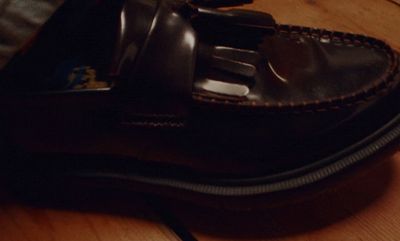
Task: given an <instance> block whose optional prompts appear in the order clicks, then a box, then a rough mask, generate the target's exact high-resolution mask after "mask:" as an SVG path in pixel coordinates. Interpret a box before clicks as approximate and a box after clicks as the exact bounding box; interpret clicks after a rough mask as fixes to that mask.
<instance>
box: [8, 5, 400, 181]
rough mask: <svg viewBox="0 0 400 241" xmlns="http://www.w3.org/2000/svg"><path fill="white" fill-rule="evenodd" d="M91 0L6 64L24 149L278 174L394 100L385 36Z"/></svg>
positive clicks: (343, 143)
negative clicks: (380, 37) (368, 35)
mask: <svg viewBox="0 0 400 241" xmlns="http://www.w3.org/2000/svg"><path fill="white" fill-rule="evenodd" d="M85 3H86V4H84V5H82V4H81V1H74V0H71V1H67V3H66V5H64V7H63V8H62V9H60V11H59V12H58V13H57V14H56V15H55V16H54V17H53V18H52V19H51V20H50V21H49V22H48V23H47V24H46V25H45V26H44V28H43V30H42V31H41V32H40V33H39V34H38V36H37V38H36V40H35V41H34V42H33V43H32V44H31V46H30V48H26V49H23V51H21V52H20V53H19V55H17V56H16V57H15V58H14V59H13V60H12V61H11V62H10V64H9V65H8V66H7V68H6V69H5V70H4V71H3V72H2V79H1V84H0V89H1V96H0V98H1V107H2V110H3V111H2V113H1V120H2V122H3V123H4V126H6V127H7V132H8V135H9V137H10V140H11V141H12V142H13V143H14V144H15V145H16V146H17V147H18V148H19V149H20V150H23V151H25V152H29V153H35V154H38V155H39V156H41V155H43V154H49V153H50V154H51V155H56V156H57V155H61V156H73V157H75V156H80V155H83V156H91V157H93V156H102V157H104V156H108V157H110V156H111V157H112V158H111V159H113V161H109V162H108V161H105V162H106V165H105V166H108V165H111V166H112V165H114V164H115V165H118V163H117V161H116V159H118V160H120V158H124V159H128V160H130V161H128V163H129V162H131V163H132V169H134V167H136V166H135V165H134V163H144V165H147V164H149V165H150V163H151V164H154V165H156V166H157V165H160V169H161V167H165V166H168V168H170V169H173V170H181V169H182V170H183V171H182V172H180V173H181V174H182V173H183V174H182V175H185V173H190V175H195V176H196V177H199V176H200V177H202V178H205V177H208V176H213V177H221V176H223V177H226V176H229V177H238V176H240V177H243V176H246V177H253V176H259V175H267V174H268V175H274V174H277V173H282V172H285V171H288V170H293V169H296V168H301V167H302V166H304V165H308V164H312V163H317V162H318V161H319V160H321V159H324V158H325V157H327V156H331V155H333V154H335V153H337V152H339V151H340V150H343V149H344V148H346V147H347V146H350V145H352V144H354V143H357V142H359V141H360V140H363V139H364V138H366V137H368V136H369V135H370V134H371V133H374V132H375V131H376V130H378V129H379V128H380V127H381V126H384V125H385V124H386V123H388V122H390V120H392V119H393V118H394V117H395V116H397V115H398V113H399V109H398V107H397V100H398V98H399V93H398V92H399V90H398V83H399V81H400V77H399V57H398V54H397V53H396V52H395V51H393V50H392V49H391V48H390V47H389V46H388V45H386V44H385V43H384V42H382V41H380V40H376V39H374V38H370V37H366V36H360V35H354V34H346V33H340V32H332V31H327V30H320V29H310V28H305V27H297V26H288V25H279V24H276V23H275V21H274V20H273V18H272V17H271V16H270V15H269V14H265V13H260V12H250V11H237V10H224V11H222V10H221V11H219V10H215V9H207V8H203V7H199V6H195V5H192V4H187V3H185V2H182V1H179V2H177V1H163V0H160V1H155V0H150V1H142V0H126V1H100V2H99V1H85ZM88 13H90V14H88ZM60 28H61V29H62V31H61V30H60ZM93 73H96V74H95V75H93ZM98 86H102V87H101V88H99V87H98ZM377 117H379V118H377ZM110 163H111V164H110ZM123 163H124V165H123V166H124V168H127V169H129V164H127V165H126V166H125V164H126V163H125V162H123ZM321 165H322V164H321ZM93 168H94V169H96V167H95V166H93ZM111 169H112V168H111ZM117 169H118V168H117ZM170 169H168V170H170ZM118 171H121V170H120V169H118ZM172 173H173V172H172ZM187 178H189V179H190V177H188V176H187ZM200 179H201V178H200ZM201 180H203V179H201Z"/></svg>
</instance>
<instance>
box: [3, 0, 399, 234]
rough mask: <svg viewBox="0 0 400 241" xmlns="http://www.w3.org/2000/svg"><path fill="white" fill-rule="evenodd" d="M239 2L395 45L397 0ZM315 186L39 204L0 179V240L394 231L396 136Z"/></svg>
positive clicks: (105, 195)
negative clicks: (281, 195) (271, 198)
mask: <svg viewBox="0 0 400 241" xmlns="http://www.w3.org/2000/svg"><path fill="white" fill-rule="evenodd" d="M245 8H248V9H256V10H259V11H266V12H269V13H271V14H272V15H273V16H274V17H275V18H276V20H277V21H278V22H279V23H290V24H296V25H305V26H313V27H321V28H327V29H335V30H341V31H349V32H356V33H363V34H367V35H371V36H375V37H378V38H380V39H383V40H385V41H387V42H388V43H389V44H390V45H392V46H393V47H394V48H396V49H397V50H399V51H400V3H399V1H398V0H351V1H350V0H255V2H254V3H253V4H251V5H247V6H245ZM322 188H324V189H323V190H322ZM313 190H314V192H305V193H304V194H303V195H302V193H300V194H299V195H298V196H303V198H299V199H298V200H292V201H293V202H290V203H288V204H285V205H280V206H275V207H269V208H265V209H264V210H263V211H257V212H255V211H248V212H244V211H241V212H238V211H227V210H221V209H213V208H206V207H199V206H195V205H193V204H190V203H185V202H178V201H173V200H164V199H159V198H154V197H148V196H144V195H139V194H135V195H129V196H125V195H124V194H118V193H113V192H109V193H103V194H101V195H100V196H90V195H89V194H88V196H87V197H82V198H80V201H79V202H78V201H71V202H68V201H64V203H61V204H60V203H57V204H55V203H51V202H50V203H47V204H37V203H36V202H35V203H32V202H23V201H21V200H19V199H17V198H16V197H15V195H13V194H11V193H10V192H8V191H6V188H1V191H0V240H1V241H3V240H4V241H17V240H18V241H20V240H21V241H27V240H29V241H30V240H32V241H62V240H69V241H89V240H96V241H97V240H104V241H106V240H107V241H114V240H138V241H139V240H140V241H145V240H153V241H154V240H160V241H162V240H203V241H210V240H216V241H217V240H242V241H244V240H298V241H303V240H304V241H305V240H307V241H312V240H324V241H329V240H364V241H366V240H371V241H372V240H373V241H376V240H400V148H399V145H398V144H397V145H395V146H394V147H392V150H391V151H387V152H386V153H382V154H379V155H378V156H376V157H375V158H373V159H372V160H370V161H368V162H366V163H365V165H363V167H362V168H361V167H359V168H357V169H355V170H352V171H351V172H349V173H347V174H345V175H342V176H340V177H338V178H337V180H332V181H328V182H326V183H324V184H321V185H317V186H316V187H314V188H313Z"/></svg>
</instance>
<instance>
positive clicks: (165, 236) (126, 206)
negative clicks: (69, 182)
mask: <svg viewBox="0 0 400 241" xmlns="http://www.w3.org/2000/svg"><path fill="white" fill-rule="evenodd" d="M110 195H113V192H110ZM90 196H91V194H88V195H87V197H88V198H83V199H82V198H79V199H78V200H73V199H72V200H66V201H67V202H66V203H68V205H66V206H65V205H62V203H61V204H60V203H59V201H57V202H55V203H54V201H50V202H48V201H47V199H48V197H46V199H45V200H46V203H43V201H41V202H38V201H35V202H32V201H29V202H27V203H25V202H24V203H21V202H20V201H17V200H16V199H14V198H13V197H12V196H10V195H9V193H8V192H6V191H5V189H4V188H2V193H1V195H0V202H1V204H0V240H4V241H50V240H51V241H80V240H82V241H83V240H86V241H89V240H94V241H105V240H112V241H114V240H121V241H122V240H129V241H132V240H133V241H136V240H137V241H146V240H147V241H151V240H152V241H154V240H161V241H162V240H164V241H167V240H168V241H175V240H180V239H179V238H178V237H177V236H176V235H175V233H174V232H172V231H171V230H170V229H169V228H168V227H167V226H166V225H164V224H163V223H162V222H161V221H160V219H159V218H158V216H157V215H156V214H155V213H154V212H153V211H152V210H151V208H150V207H149V206H148V205H147V203H146V202H145V201H144V199H143V198H142V197H140V196H129V197H124V196H120V195H119V196H114V197H111V198H110V197H109V198H106V199H105V198H104V196H103V197H96V196H95V197H90ZM127 199H128V200H127ZM18 200H19V199H18ZM61 200H62V199H61ZM120 200H124V201H120ZM37 204H41V205H37ZM60 205H61V206H60Z"/></svg>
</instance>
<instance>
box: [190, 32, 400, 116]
mask: <svg viewBox="0 0 400 241" xmlns="http://www.w3.org/2000/svg"><path fill="white" fill-rule="evenodd" d="M278 31H279V32H280V33H286V34H290V35H293V34H300V35H304V36H309V37H313V38H318V39H321V38H327V37H328V36H329V38H330V41H332V42H333V43H337V44H346V45H348V46H357V47H366V48H373V49H379V50H381V51H383V52H385V53H386V55H387V58H388V59H389V61H390V63H391V66H390V67H389V68H388V69H387V70H386V71H385V73H384V74H383V75H382V77H381V78H379V79H377V80H376V81H375V82H374V83H373V84H372V86H370V87H369V88H364V89H362V90H360V91H358V92H354V93H352V94H350V95H347V96H339V97H337V98H335V99H330V100H325V101H309V102H302V103H299V104H296V105H294V104H293V103H290V104H286V103H285V104H282V103H281V104H280V105H270V104H266V103H263V102H256V103H255V102H254V101H247V100H246V101H243V100H242V101H241V100H237V101H232V100H230V101H227V100H222V99H221V100H220V99H216V98H210V97H209V96H206V95H204V94H200V93H195V94H194V96H193V98H194V99H195V100H198V101H203V102H212V103H218V104H224V105H239V106H252V107H264V108H265V107H266V108H268V109H269V110H275V111H277V112H280V113H281V112H289V113H290V112H296V113H301V112H304V111H306V112H309V111H310V110H311V111H312V112H325V111H330V110H339V109H342V108H348V107H352V106H354V105H359V104H362V103H365V102H367V101H370V100H371V99H373V98H375V97H377V96H380V95H385V94H387V92H389V91H390V90H391V89H393V87H394V86H396V83H395V82H396V81H395V78H394V77H395V76H396V74H397V73H398V69H397V68H398V61H399V60H398V56H397V55H396V54H395V53H394V52H393V51H392V49H391V48H390V47H389V46H388V45H387V44H386V43H384V42H383V41H381V40H377V39H374V38H371V37H367V36H364V35H357V34H350V33H342V32H335V31H328V30H325V29H312V28H308V27H299V26H290V25H279V26H278Z"/></svg>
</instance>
